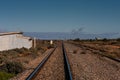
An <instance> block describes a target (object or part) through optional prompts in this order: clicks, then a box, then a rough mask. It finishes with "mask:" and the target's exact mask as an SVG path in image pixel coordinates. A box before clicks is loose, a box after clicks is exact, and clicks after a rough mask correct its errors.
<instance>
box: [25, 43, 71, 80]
mask: <svg viewBox="0 0 120 80" xmlns="http://www.w3.org/2000/svg"><path fill="white" fill-rule="evenodd" d="M56 49H57V47H56V48H54V50H53V51H52V52H51V53H49V55H48V56H46V57H45V58H44V59H43V60H42V62H41V63H40V64H39V65H38V66H37V67H36V68H35V69H34V71H33V72H32V73H31V74H30V75H29V76H28V77H27V78H26V80H38V79H39V80H44V79H46V78H47V77H46V76H45V77H43V78H41V79H40V77H38V76H40V75H43V72H44V69H46V68H44V65H46V64H48V63H47V62H48V61H49V65H52V63H50V62H52V61H50V58H53V56H52V55H55V51H56ZM59 50H60V49H59ZM61 52H62V53H63V54H62V57H63V64H62V65H61V66H62V67H63V68H62V70H61V72H62V73H63V74H62V78H55V77H56V76H55V75H54V74H51V75H52V76H53V77H50V78H47V79H48V80H51V79H59V80H72V73H71V70H70V65H69V62H68V58H67V54H66V51H65V49H64V44H63V43H62V48H61ZM59 53H60V52H59ZM60 54H61V53H60ZM58 57H59V56H58ZM51 60H52V59H51ZM54 63H55V62H54ZM58 64H59V63H58ZM61 66H60V67H61ZM48 67H49V66H48ZM52 67H54V69H55V65H54V64H53V65H52ZM52 69H53V68H52ZM57 69H58V70H60V69H59V68H57ZM41 70H43V72H42V71H41ZM48 70H50V69H48ZM52 71H53V73H55V72H56V71H55V70H52ZM47 72H49V71H47ZM47 72H46V73H47ZM58 72H59V71H58ZM45 75H46V74H45ZM47 75H49V74H48V73H47ZM58 75H59V74H58ZM37 77H38V78H37ZM60 77H61V76H60Z"/></svg>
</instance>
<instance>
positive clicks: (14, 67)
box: [5, 62, 23, 74]
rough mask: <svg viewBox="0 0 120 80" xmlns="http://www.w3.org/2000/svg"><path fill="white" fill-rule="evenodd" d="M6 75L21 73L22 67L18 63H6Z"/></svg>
mask: <svg viewBox="0 0 120 80" xmlns="http://www.w3.org/2000/svg"><path fill="white" fill-rule="evenodd" d="M5 67H6V69H7V72H8V73H13V74H18V73H20V72H22V71H23V66H22V64H21V63H18V62H7V63H6V65H5Z"/></svg>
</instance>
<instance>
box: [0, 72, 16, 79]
mask: <svg viewBox="0 0 120 80" xmlns="http://www.w3.org/2000/svg"><path fill="white" fill-rule="evenodd" d="M13 76H15V74H11V73H6V72H1V71H0V80H9V79H10V78H11V77H13Z"/></svg>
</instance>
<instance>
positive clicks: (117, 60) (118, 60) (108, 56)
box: [75, 44, 120, 62]
mask: <svg viewBox="0 0 120 80" xmlns="http://www.w3.org/2000/svg"><path fill="white" fill-rule="evenodd" d="M75 45H76V46H78V47H81V45H77V44H75ZM84 47H87V48H90V49H93V48H91V47H89V46H84ZM93 50H97V49H93ZM97 51H98V50H97ZM97 54H99V55H101V56H104V57H106V58H109V59H111V60H113V61H116V62H120V59H118V58H113V57H111V56H110V55H105V54H103V53H97Z"/></svg>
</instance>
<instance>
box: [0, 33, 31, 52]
mask: <svg viewBox="0 0 120 80" xmlns="http://www.w3.org/2000/svg"><path fill="white" fill-rule="evenodd" d="M22 47H25V48H28V49H29V48H31V47H32V39H31V38H30V37H25V36H23V33H22V32H7V33H0V51H3V50H10V49H15V48H22Z"/></svg>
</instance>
